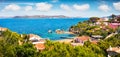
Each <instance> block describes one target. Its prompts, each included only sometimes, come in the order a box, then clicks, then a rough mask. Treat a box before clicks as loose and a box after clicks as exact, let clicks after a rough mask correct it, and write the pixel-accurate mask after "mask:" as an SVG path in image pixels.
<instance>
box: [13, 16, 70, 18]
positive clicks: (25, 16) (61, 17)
mask: <svg viewBox="0 0 120 57" xmlns="http://www.w3.org/2000/svg"><path fill="white" fill-rule="evenodd" d="M13 18H70V17H68V16H64V15H54V16H49V15H33V16H14V17H13Z"/></svg>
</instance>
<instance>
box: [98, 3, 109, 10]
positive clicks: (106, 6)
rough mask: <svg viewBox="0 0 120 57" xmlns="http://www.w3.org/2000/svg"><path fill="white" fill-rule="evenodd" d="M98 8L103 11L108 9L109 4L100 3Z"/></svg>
mask: <svg viewBox="0 0 120 57" xmlns="http://www.w3.org/2000/svg"><path fill="white" fill-rule="evenodd" d="M98 9H99V10H101V11H104V12H108V11H110V8H109V6H108V5H105V4H103V5H100V6H99V7H98Z"/></svg>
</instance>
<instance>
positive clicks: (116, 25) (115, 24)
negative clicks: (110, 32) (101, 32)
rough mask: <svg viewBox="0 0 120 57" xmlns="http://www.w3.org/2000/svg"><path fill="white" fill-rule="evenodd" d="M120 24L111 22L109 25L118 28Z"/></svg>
mask: <svg viewBox="0 0 120 57" xmlns="http://www.w3.org/2000/svg"><path fill="white" fill-rule="evenodd" d="M119 26H120V23H109V27H110V28H112V29H116V28H118V27H119Z"/></svg>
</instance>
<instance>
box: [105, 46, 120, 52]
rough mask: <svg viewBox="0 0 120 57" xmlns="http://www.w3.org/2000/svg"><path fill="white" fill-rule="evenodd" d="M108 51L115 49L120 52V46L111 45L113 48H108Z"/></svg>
mask: <svg viewBox="0 0 120 57" xmlns="http://www.w3.org/2000/svg"><path fill="white" fill-rule="evenodd" d="M107 51H114V52H117V53H120V47H111V48H108V49H107Z"/></svg>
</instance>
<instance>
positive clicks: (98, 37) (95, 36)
mask: <svg viewBox="0 0 120 57" xmlns="http://www.w3.org/2000/svg"><path fill="white" fill-rule="evenodd" d="M91 37H92V38H94V39H100V38H103V36H101V35H92V36H91Z"/></svg>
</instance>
